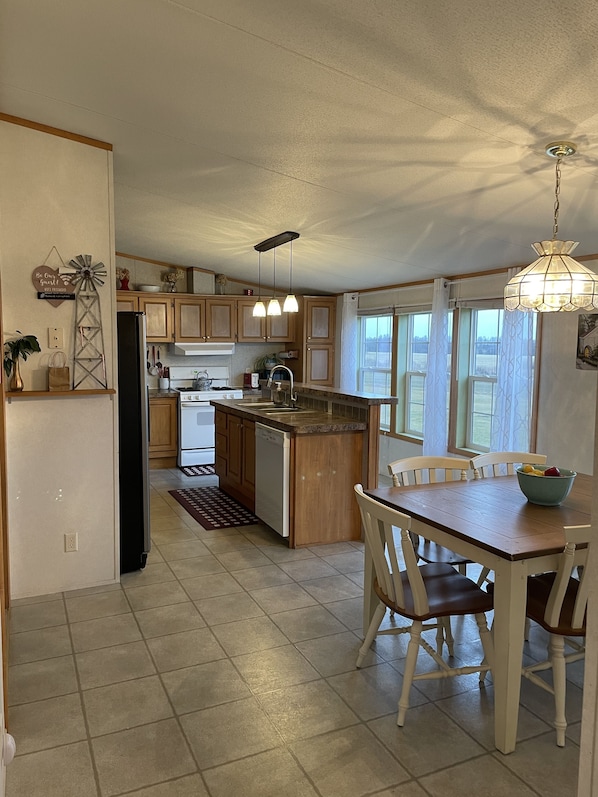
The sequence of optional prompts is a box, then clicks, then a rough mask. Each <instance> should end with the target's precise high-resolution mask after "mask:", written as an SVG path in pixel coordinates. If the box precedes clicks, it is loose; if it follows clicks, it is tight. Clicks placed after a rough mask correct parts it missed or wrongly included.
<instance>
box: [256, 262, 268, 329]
mask: <svg viewBox="0 0 598 797" xmlns="http://www.w3.org/2000/svg"><path fill="white" fill-rule="evenodd" d="M257 286H258V287H257V302H256V303H255V304H254V305H253V316H254V318H265V316H266V306H265V304H264V303H263V302H262V253H261V252H258V255H257Z"/></svg>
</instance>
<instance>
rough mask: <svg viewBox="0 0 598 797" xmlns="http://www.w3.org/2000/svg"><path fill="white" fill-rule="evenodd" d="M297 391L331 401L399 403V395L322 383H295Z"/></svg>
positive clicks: (370, 403)
mask: <svg viewBox="0 0 598 797" xmlns="http://www.w3.org/2000/svg"><path fill="white" fill-rule="evenodd" d="M295 392H296V393H299V394H303V395H305V396H313V398H318V399H328V400H329V401H337V402H340V401H346V402H348V403H351V404H363V405H365V406H370V405H373V404H398V403H399V399H398V398H397V396H379V395H376V394H375V393H358V392H357V391H355V392H353V393H348V392H347V391H346V390H341V389H340V388H336V387H322V386H320V385H310V384H301V383H296V384H295Z"/></svg>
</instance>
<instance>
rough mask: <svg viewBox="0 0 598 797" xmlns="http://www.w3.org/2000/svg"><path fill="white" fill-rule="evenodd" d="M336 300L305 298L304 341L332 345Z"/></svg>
mask: <svg viewBox="0 0 598 797" xmlns="http://www.w3.org/2000/svg"><path fill="white" fill-rule="evenodd" d="M335 311H336V298H335V297H332V298H330V299H327V298H315V297H306V298H305V340H306V342H308V343H309V342H310V341H313V342H314V343H334V332H335V326H334V321H335Z"/></svg>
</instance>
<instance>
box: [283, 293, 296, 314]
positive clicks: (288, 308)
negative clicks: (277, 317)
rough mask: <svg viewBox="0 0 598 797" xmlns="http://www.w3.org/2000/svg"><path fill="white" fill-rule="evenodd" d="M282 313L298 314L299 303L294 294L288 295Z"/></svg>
mask: <svg viewBox="0 0 598 797" xmlns="http://www.w3.org/2000/svg"><path fill="white" fill-rule="evenodd" d="M282 310H283V312H284V313H298V312H299V303H298V301H297V297H296V296H295V294H294V293H289V294H288V296H287V298H286V299H285V300H284V304H283V306H282Z"/></svg>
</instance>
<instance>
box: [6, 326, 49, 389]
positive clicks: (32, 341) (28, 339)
mask: <svg viewBox="0 0 598 797" xmlns="http://www.w3.org/2000/svg"><path fill="white" fill-rule="evenodd" d="M17 332H18V333H19V335H22V332H21V331H20V330H19V329H17ZM39 351H41V349H40V346H39V342H38V340H37V338H36V337H35V335H23V336H22V337H20V338H15V339H14V340H7V341H5V343H4V373H5V374H6V378H7V379H10V382H9V390H22V389H23V380H22V379H21V372H20V370H19V358H22V359H23V360H26V359H27V357H29V355H30V354H34V353H35V352H39Z"/></svg>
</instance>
